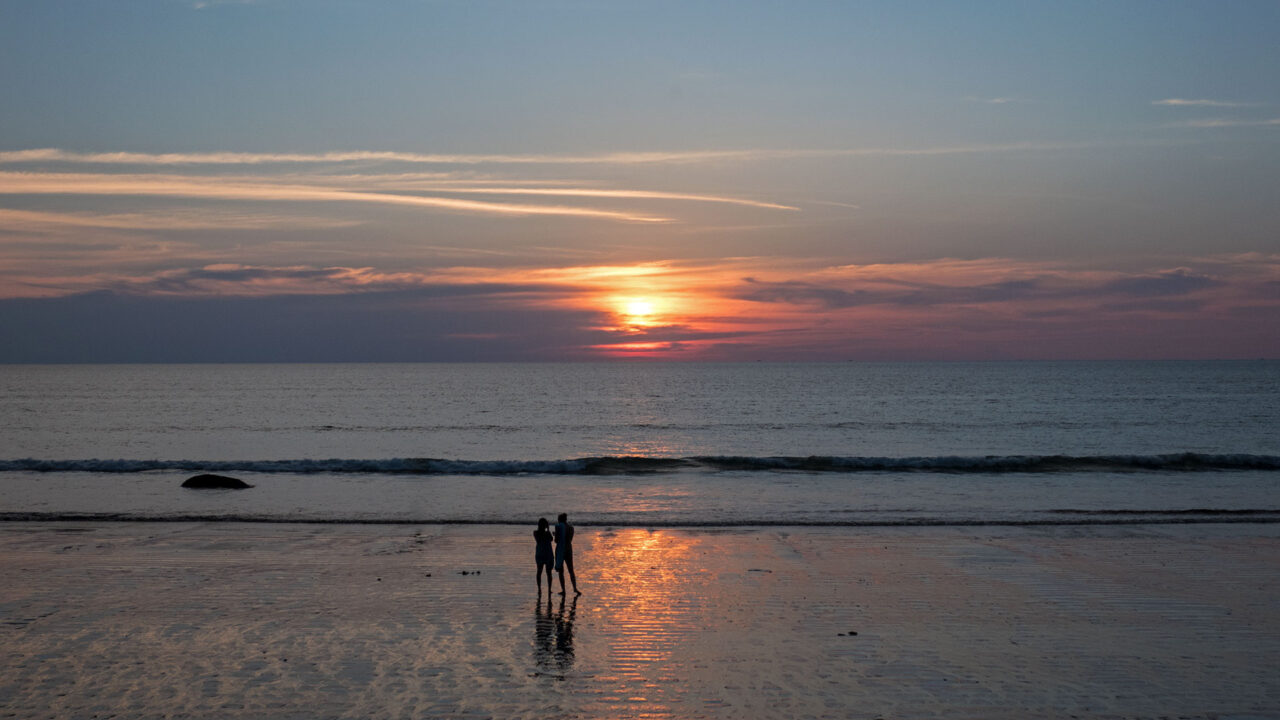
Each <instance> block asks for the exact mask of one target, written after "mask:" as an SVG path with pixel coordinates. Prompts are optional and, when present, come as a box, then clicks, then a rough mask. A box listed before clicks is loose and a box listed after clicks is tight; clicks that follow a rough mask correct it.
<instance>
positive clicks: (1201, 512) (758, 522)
mask: <svg viewBox="0 0 1280 720" xmlns="http://www.w3.org/2000/svg"><path fill="white" fill-rule="evenodd" d="M1059 512H1069V511H1045V512H1043V513H1037V515H1039V516H1036V517H1028V516H1025V515H1024V516H1008V517H989V518H966V517H940V516H915V517H885V518H876V519H844V520H812V519H801V518H794V519H778V518H739V519H725V520H713V519H696V520H681V519H673V518H653V517H636V516H628V515H620V516H615V517H599V518H595V519H590V518H585V519H584V518H582V517H581V516H579V517H578V518H576V519H575V520H574V525H576V526H579V527H606V528H622V527H640V528H760V527H829V528H876V527H922V528H924V527H1071V526H1095V525H1106V526H1116V525H1241V524H1253V525H1273V524H1280V509H1270V510H1263V509H1248V510H1205V509H1196V510H1189V511H1184V510H1138V511H1122V512H1121V513H1120V514H1122V515H1124V517H1105V516H1107V515H1114V514H1115V513H1112V512H1108V511H1102V512H1097V513H1094V512H1092V511H1089V512H1085V513H1083V515H1084V516H1076V517H1070V516H1067V517H1062V516H1056V513H1059ZM4 522H145V523H161V522H162V523H270V524H299V525H512V526H520V527H524V526H526V525H528V524H529V520H528V518H500V517H493V518H458V517H411V516H405V517H378V516H335V515H299V514H296V513H290V514H281V515H276V514H269V513H225V514H210V513H167V514H166V513H145V512H42V511H25V512H24V511H19V512H0V523H4Z"/></svg>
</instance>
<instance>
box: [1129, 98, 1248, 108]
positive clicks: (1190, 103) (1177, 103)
mask: <svg viewBox="0 0 1280 720" xmlns="http://www.w3.org/2000/svg"><path fill="white" fill-rule="evenodd" d="M1151 104H1152V105H1165V106H1169V107H1255V106H1256V105H1257V103H1242V102H1230V101H1227V100H1203V99H1201V100H1188V99H1185V98H1165V99H1164V100H1153V101H1151Z"/></svg>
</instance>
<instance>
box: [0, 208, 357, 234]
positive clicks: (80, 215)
mask: <svg viewBox="0 0 1280 720" xmlns="http://www.w3.org/2000/svg"><path fill="white" fill-rule="evenodd" d="M359 224H360V223H359V222H358V221H355V220H344V219H338V218H324V217H315V216H302V215H272V214H254V213H243V212H231V211H224V210H212V209H201V210H196V209H178V210H159V211H152V212H147V213H86V212H75V213H55V212H38V211H32V210H12V209H5V208H0V228H4V229H5V230H9V231H12V230H24V231H33V230H34V231H41V230H56V229H59V228H106V229H117V230H209V229H217V230H268V229H308V230H311V229H321V228H336V227H351V226H353V225H359Z"/></svg>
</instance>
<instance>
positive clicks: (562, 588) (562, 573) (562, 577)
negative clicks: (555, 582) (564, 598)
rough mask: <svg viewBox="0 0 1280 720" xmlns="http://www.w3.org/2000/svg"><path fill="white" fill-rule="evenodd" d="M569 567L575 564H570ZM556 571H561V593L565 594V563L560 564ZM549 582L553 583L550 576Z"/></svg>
mask: <svg viewBox="0 0 1280 720" xmlns="http://www.w3.org/2000/svg"><path fill="white" fill-rule="evenodd" d="M569 567H573V566H572V565H570V566H569ZM556 572H558V573H560V594H561V595H563V594H564V564H563V563H562V564H561V565H560V567H559V568H557V569H556ZM547 584H548V585H550V584H551V581H550V578H548V580H547Z"/></svg>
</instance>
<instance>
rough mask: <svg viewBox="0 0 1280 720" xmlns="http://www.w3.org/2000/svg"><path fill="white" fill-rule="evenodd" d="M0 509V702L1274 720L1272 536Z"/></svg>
mask: <svg viewBox="0 0 1280 720" xmlns="http://www.w3.org/2000/svg"><path fill="white" fill-rule="evenodd" d="M532 529H533V528H532V526H530V527H529V528H522V527H496V526H483V527H481V526H447V527H440V526H355V525H351V526H321V525H253V524H207V525H197V524H164V523H156V524H131V523H120V524H111V523H104V524H58V523H50V524H28V523H8V524H4V525H2V526H0V578H3V584H2V585H0V611H2V612H3V617H2V618H0V620H2V624H0V640H2V642H3V648H4V653H3V654H2V655H0V716H3V717H18V718H53V717H56V718H93V717H98V718H104V717H129V718H135V717H136V718H150V717H175V718H176V717H182V718H187V717H190V718H354V717H361V718H364V717H376V718H382V717H387V718H424V717H427V718H430V717H448V718H454V717H461V718H470V717H476V718H487V717H494V718H557V717H590V718H596V717H599V718H615V717H616V718H664V717H677V718H694V717H709V718H754V717H759V718H765V717H777V718H807V717H819V718H846V717H854V718H859V717H865V718H875V717H884V718H933V717H938V718H943V717H945V718H1028V717H1054V718H1057V717H1063V718H1065V717H1081V718H1113V717H1125V718H1132V717H1143V718H1146V717H1151V718H1155V717H1196V718H1199V717H1216V718H1241V719H1242V718H1257V717H1268V718H1275V717H1280V672H1278V671H1277V668H1280V600H1277V598H1278V597H1280V553H1278V552H1277V550H1278V549H1280V530H1277V529H1275V528H1274V527H1273V526H1266V525H1240V526H1190V527H1185V528H1184V527H1163V526H1147V527H1119V528H1094V529H1086V528H1046V529H1035V530H1024V529H1000V528H991V529H976V528H957V529H929V530H900V531H899V530H893V529H875V530H852V529H780V528H769V529H758V530H757V529H731V530H655V531H649V530H644V529H633V528H618V529H607V528H591V527H582V528H579V529H578V534H577V539H576V542H575V548H576V553H577V561H578V576H579V583H580V585H581V586H582V589H583V591H584V593H585V594H584V595H583V596H582V597H580V598H578V599H576V600H574V599H573V598H572V597H570V598H569V599H568V600H567V601H563V602H562V601H561V599H560V597H559V596H554V597H553V598H552V599H551V601H550V602H549V603H548V601H547V599H546V595H545V592H544V595H543V597H542V599H541V600H538V599H537V598H536V596H535V585H534V578H533V575H534V572H533V570H534V568H533V549H534V544H533V538H532V535H531V532H532Z"/></svg>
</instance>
